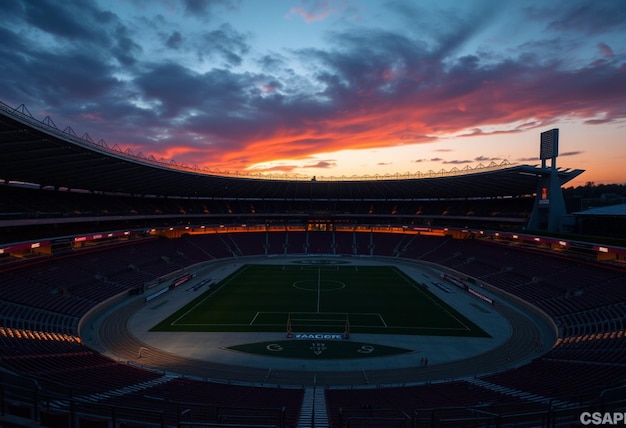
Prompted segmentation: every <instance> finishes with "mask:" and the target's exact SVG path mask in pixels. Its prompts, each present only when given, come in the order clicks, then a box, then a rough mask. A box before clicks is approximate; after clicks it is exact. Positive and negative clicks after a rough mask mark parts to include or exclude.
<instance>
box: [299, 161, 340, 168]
mask: <svg viewBox="0 0 626 428" xmlns="http://www.w3.org/2000/svg"><path fill="white" fill-rule="evenodd" d="M335 166H337V164H336V163H335V162H329V161H319V162H317V163H315V164H313V165H304V167H303V168H322V169H328V168H334V167H335Z"/></svg>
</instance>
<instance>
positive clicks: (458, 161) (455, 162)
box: [442, 159, 472, 165]
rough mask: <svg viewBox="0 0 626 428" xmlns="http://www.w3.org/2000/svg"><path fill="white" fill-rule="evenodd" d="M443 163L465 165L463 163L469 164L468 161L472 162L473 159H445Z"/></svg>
mask: <svg viewBox="0 0 626 428" xmlns="http://www.w3.org/2000/svg"><path fill="white" fill-rule="evenodd" d="M442 163H443V164H446V165H463V164H467V163H472V161H471V160H469V159H465V160H449V161H443V162H442Z"/></svg>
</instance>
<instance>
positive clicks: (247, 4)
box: [0, 0, 626, 186]
mask: <svg viewBox="0 0 626 428" xmlns="http://www.w3.org/2000/svg"><path fill="white" fill-rule="evenodd" d="M0 1H1V3H2V15H1V16H0V39H1V40H2V43H1V44H0V101H2V102H4V103H5V104H8V105H9V106H11V107H18V106H20V105H22V104H23V105H25V106H26V107H27V109H28V111H29V112H30V113H31V114H32V115H33V117H35V118H37V119H39V120H44V119H45V118H46V117H50V118H51V119H52V121H53V122H54V124H55V125H56V126H57V127H58V128H59V129H65V128H66V127H68V126H69V127H71V129H72V130H73V131H74V132H75V133H76V134H77V135H78V136H83V135H85V134H87V136H88V137H89V138H91V139H92V140H93V141H100V140H103V141H104V142H105V143H106V145H107V146H108V147H111V148H113V147H115V148H120V149H121V150H123V151H128V152H129V153H132V154H135V155H139V156H145V157H154V158H155V159H157V160H163V161H166V162H170V163H175V164H176V165H181V166H191V167H196V166H197V167H199V168H203V169H208V170H210V171H213V172H217V173H220V172H222V173H240V174H263V175H266V176H271V177H277V176H281V175H287V176H294V177H295V176H306V177H312V176H316V177H319V178H325V177H326V178H331V177H337V178H346V177H348V178H350V177H364V176H369V177H375V176H389V175H397V174H400V175H403V176H404V175H408V174H418V173H428V172H432V171H434V172H439V171H455V170H457V169H458V170H467V169H470V170H472V169H476V168H480V167H481V166H488V165H490V164H492V163H495V164H497V165H500V164H503V163H504V164H506V163H510V164H520V163H521V164H530V165H539V164H540V161H539V159H538V157H539V142H540V134H541V132H543V131H547V130H550V129H553V128H558V129H559V133H560V141H559V152H560V153H559V155H560V156H559V158H558V159H557V163H556V164H557V166H559V167H562V168H573V169H576V168H579V169H584V170H585V171H586V172H585V173H583V174H582V175H580V176H579V177H578V178H577V179H576V180H574V181H572V182H570V183H569V184H568V186H569V185H574V186H576V185H584V184H585V183H587V182H594V183H596V184H611V183H620V184H626V167H625V166H624V165H626V138H625V137H626V127H625V125H626V37H624V34H626V3H625V2H624V1H623V0H602V1H598V0H564V1H559V0H552V1H547V2H546V1H544V0H536V1H535V0H517V1H501V0H466V1H458V0H437V1H430V0H429V1H426V0H406V1H385V0H371V1H370V0H301V1H296V0H294V1H287V0H263V1H258V0H212V1H203V0H185V1H183V0H180V1H179V0H150V1H148V0H94V1H88V0H64V1H62V2H59V1H56V0H0Z"/></svg>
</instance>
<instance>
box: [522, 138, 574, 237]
mask: <svg viewBox="0 0 626 428" xmlns="http://www.w3.org/2000/svg"><path fill="white" fill-rule="evenodd" d="M558 155H559V130H558V129H556V128H555V129H551V130H549V131H545V132H542V133H541V145H540V148H539V158H540V159H541V169H542V173H541V175H540V176H539V182H538V184H537V195H536V196H535V205H534V207H533V212H532V214H531V216H530V221H529V222H528V228H529V229H531V230H543V231H548V232H560V231H561V228H562V225H563V222H564V220H565V216H566V215H567V210H566V208H565V199H564V198H563V191H562V190H561V182H560V180H559V174H558V171H557V169H556V158H557V157H558ZM548 160H550V166H549V167H548V165H547V161H548Z"/></svg>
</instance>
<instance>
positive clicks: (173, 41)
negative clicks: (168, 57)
mask: <svg viewBox="0 0 626 428" xmlns="http://www.w3.org/2000/svg"><path fill="white" fill-rule="evenodd" d="M182 43H183V35H182V34H181V33H180V32H179V31H174V32H173V33H172V34H170V36H169V37H168V38H167V41H166V42H165V46H167V47H168V48H170V49H179V48H180V46H181V44H182Z"/></svg>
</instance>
